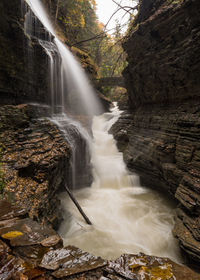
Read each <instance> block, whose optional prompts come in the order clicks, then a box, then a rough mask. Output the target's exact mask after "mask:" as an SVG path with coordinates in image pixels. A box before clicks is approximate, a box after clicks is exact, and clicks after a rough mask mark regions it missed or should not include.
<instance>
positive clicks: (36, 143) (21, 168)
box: [0, 105, 71, 228]
mask: <svg viewBox="0 0 200 280" xmlns="http://www.w3.org/2000/svg"><path fill="white" fill-rule="evenodd" d="M44 109H45V108H44ZM44 109H43V112H38V109H37V108H36V107H34V106H30V105H18V106H12V105H8V106H1V107H0V149H1V150H0V168H1V178H2V180H1V181H2V184H1V189H0V191H1V193H2V195H3V197H7V198H8V199H9V200H11V201H12V202H13V203H14V204H15V205H18V206H20V207H23V208H26V209H27V210H28V213H29V216H30V217H31V218H34V219H36V220H38V221H40V222H42V221H46V222H48V223H50V224H52V225H53V226H54V228H57V227H58V226H59V224H60V222H61V220H62V213H61V209H60V201H59V199H58V193H59V192H60V191H61V190H63V189H62V187H63V185H64V182H66V181H67V180H68V176H69V167H70V157H71V150H70V147H69V146H68V144H67V142H66V140H65V138H64V136H63V135H62V133H61V132H60V131H59V129H58V128H57V126H56V125H54V124H53V123H51V122H50V121H49V120H48V119H40V120H39V119H38V117H39V114H40V113H41V114H44ZM46 113H47V112H46Z"/></svg>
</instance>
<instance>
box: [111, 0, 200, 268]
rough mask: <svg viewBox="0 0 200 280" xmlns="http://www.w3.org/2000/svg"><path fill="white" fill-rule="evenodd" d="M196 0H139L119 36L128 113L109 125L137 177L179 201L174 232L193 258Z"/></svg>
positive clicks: (198, 257)
mask: <svg viewBox="0 0 200 280" xmlns="http://www.w3.org/2000/svg"><path fill="white" fill-rule="evenodd" d="M199 14H200V1H199V0H178V1H169V0H148V1H146V0H142V1H141V3H140V11H139V14H138V17H137V19H136V21H135V22H134V23H133V25H132V28H130V32H129V35H128V36H127V38H126V41H125V42H124V49H125V51H126V52H127V54H128V63H129V64H128V67H127V68H126V69H125V71H124V78H125V82H126V85H127V90H128V95H129V108H130V110H129V111H128V112H124V114H123V115H122V116H121V118H120V119H119V121H118V122H117V123H116V124H115V125H114V127H113V128H112V132H113V133H114V136H115V139H116V140H117V142H118V147H119V149H120V150H121V151H123V152H124V159H125V161H126V164H127V166H128V168H129V169H130V170H131V171H136V172H137V173H139V175H140V176H141V183H142V184H144V185H146V186H150V187H153V188H157V189H159V190H161V191H164V190H167V191H168V193H170V194H171V195H172V196H173V197H174V198H175V199H176V200H177V201H178V203H179V207H178V211H177V216H176V225H175V228H174V235H175V236H176V237H177V238H178V239H179V243H180V247H181V248H182V250H183V252H184V255H186V256H187V257H188V260H189V262H190V263H194V262H196V263H197V264H199V263H200V217H199V214H200V114H199V112H200V79H199V75H200V60H199V57H200V17H199Z"/></svg>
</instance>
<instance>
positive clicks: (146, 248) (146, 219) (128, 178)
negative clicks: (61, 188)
mask: <svg viewBox="0 0 200 280" xmlns="http://www.w3.org/2000/svg"><path fill="white" fill-rule="evenodd" d="M118 117H119V110H118V108H117V107H114V108H113V110H112V112H111V113H105V114H104V115H102V116H98V117H95V118H94V121H93V134H94V141H93V152H92V162H93V166H94V177H95V180H94V182H93V185H92V187H91V188H86V189H82V190H80V191H76V192H75V196H76V198H77V199H78V201H79V202H80V204H81V206H82V207H83V209H84V211H85V212H86V214H87V215H88V217H89V218H90V220H91V221H92V223H93V225H92V226H88V225H86V224H85V223H84V221H83V219H82V217H81V216H80V215H79V213H78V211H77V210H76V208H75V207H74V206H73V205H72V203H71V202H70V201H69V199H68V197H67V195H62V197H61V200H62V204H63V207H64V208H65V210H66V216H67V217H68V218H67V219H66V220H65V222H63V225H62V226H61V228H60V234H61V236H62V237H63V239H64V243H65V245H68V244H71V245H75V246H78V247H80V248H82V249H83V250H86V251H89V252H91V253H93V254H95V255H100V256H102V257H104V258H107V259H115V258H116V257H119V256H120V255H121V254H123V253H139V252H144V253H146V254H151V255H157V256H167V257H170V258H171V259H173V260H175V261H180V256H179V249H178V245H177V242H176V240H175V238H174V237H173V235H172V232H171V230H172V227H173V224H174V219H173V206H172V205H170V204H169V203H167V202H166V200H165V199H164V198H163V197H162V196H161V195H160V194H158V193H157V192H154V191H152V190H150V189H147V188H144V187H141V186H140V184H139V179H138V176H136V175H131V174H129V173H128V172H127V170H126V167H125V164H124V162H123V158H122V154H121V153H120V152H118V150H117V148H116V144H115V141H114V139H113V136H112V135H110V134H108V130H109V128H110V126H111V125H112V124H113V122H114V121H115V120H116V119H117V118H118Z"/></svg>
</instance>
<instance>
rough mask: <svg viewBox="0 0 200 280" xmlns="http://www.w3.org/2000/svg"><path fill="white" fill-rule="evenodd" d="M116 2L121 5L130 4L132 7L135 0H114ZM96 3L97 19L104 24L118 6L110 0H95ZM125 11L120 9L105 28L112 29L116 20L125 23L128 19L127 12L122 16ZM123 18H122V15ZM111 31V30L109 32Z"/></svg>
mask: <svg viewBox="0 0 200 280" xmlns="http://www.w3.org/2000/svg"><path fill="white" fill-rule="evenodd" d="M115 2H117V3H121V6H130V7H133V6H135V5H136V3H135V1H133V0H115ZM96 3H97V16H98V18H99V21H100V22H102V23H104V24H106V23H107V22H108V20H109V18H110V17H111V15H112V14H113V13H114V12H115V11H116V10H117V9H118V8H119V7H118V6H117V5H116V4H115V3H114V2H113V1H112V0H96ZM124 14H125V11H124V10H120V11H119V12H117V13H116V15H115V16H113V18H112V20H111V21H110V23H109V25H108V27H107V29H112V28H114V27H115V25H116V22H115V21H116V20H118V21H119V22H120V23H122V24H125V23H126V22H127V21H128V19H129V14H128V13H127V14H126V16H124ZM123 16H124V18H123V19H122V17H123ZM109 33H112V32H109Z"/></svg>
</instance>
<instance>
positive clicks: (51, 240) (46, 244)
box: [0, 200, 200, 280]
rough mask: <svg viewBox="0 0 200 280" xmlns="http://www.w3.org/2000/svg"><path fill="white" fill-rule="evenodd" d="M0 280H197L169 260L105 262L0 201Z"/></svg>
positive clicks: (134, 257)
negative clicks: (63, 241) (64, 240)
mask: <svg viewBox="0 0 200 280" xmlns="http://www.w3.org/2000/svg"><path fill="white" fill-rule="evenodd" d="M0 279H3V280H8V279H19V280H31V279H35V280H48V279H49V280H52V279H74V280H75V279H76V280H78V279H79V280H83V279H85V280H91V279H93V280H95V279H96V280H97V279H99V280H112V279H116V280H124V279H127V280H142V279H152V280H174V279H176V280H188V279H190V280H199V279H200V276H199V275H198V274H196V273H194V272H193V271H192V270H190V269H188V268H186V267H183V266H181V265H178V264H175V263H174V262H172V261H171V260H169V259H166V258H158V257H152V256H147V255H144V254H139V255H122V256H121V257H120V258H118V259H117V260H116V261H106V260H103V259H101V258H100V257H95V256H93V255H91V254H89V253H87V252H84V251H82V250H80V249H78V248H76V247H74V246H67V247H65V248H64V247H63V244H62V240H61V238H60V237H59V235H58V234H57V233H56V232H55V231H54V230H52V229H50V228H48V227H47V226H46V225H45V224H43V225H41V224H39V223H37V222H36V221H33V220H32V219H30V218H29V217H28V215H27V211H26V210H25V209H22V208H19V207H16V206H12V205H11V204H10V203H9V202H7V201H5V200H1V201H0Z"/></svg>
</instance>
